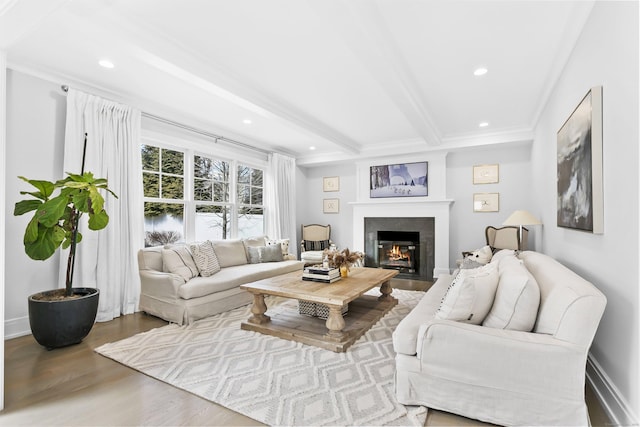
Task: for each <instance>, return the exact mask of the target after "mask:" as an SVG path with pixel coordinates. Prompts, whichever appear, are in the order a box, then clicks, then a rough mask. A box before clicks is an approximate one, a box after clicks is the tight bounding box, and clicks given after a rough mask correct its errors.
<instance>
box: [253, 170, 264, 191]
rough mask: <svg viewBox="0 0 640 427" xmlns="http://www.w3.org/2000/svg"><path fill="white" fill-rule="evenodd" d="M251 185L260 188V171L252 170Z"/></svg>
mask: <svg viewBox="0 0 640 427" xmlns="http://www.w3.org/2000/svg"><path fill="white" fill-rule="evenodd" d="M251 184H252V185H257V186H259V187H262V171H261V170H260V169H253V171H252V173H251Z"/></svg>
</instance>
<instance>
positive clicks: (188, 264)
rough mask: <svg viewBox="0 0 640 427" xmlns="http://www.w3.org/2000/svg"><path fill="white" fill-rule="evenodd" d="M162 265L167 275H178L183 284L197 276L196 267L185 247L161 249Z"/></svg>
mask: <svg viewBox="0 0 640 427" xmlns="http://www.w3.org/2000/svg"><path fill="white" fill-rule="evenodd" d="M162 263H163V264H164V268H165V269H166V270H167V271H168V272H169V273H173V274H177V275H179V276H180V277H182V278H183V279H184V280H185V282H186V281H188V280H189V279H192V278H194V277H196V276H197V275H198V267H197V266H196V263H195V262H194V261H193V257H192V256H191V252H189V249H187V247H186V246H173V247H171V248H169V249H162Z"/></svg>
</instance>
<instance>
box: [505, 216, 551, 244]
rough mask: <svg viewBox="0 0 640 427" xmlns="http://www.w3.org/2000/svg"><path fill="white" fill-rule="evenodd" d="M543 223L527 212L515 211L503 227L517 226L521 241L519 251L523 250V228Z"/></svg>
mask: <svg viewBox="0 0 640 427" xmlns="http://www.w3.org/2000/svg"><path fill="white" fill-rule="evenodd" d="M541 224H542V222H540V220H539V219H538V218H536V217H535V216H533V215H532V214H530V213H529V212H527V211H522V210H520V211H515V212H514V213H512V214H511V215H509V218H507V219H506V221H505V222H503V223H502V225H516V226H518V227H520V228H519V231H518V233H519V234H518V240H519V248H518V249H520V250H521V249H522V226H523V225H541Z"/></svg>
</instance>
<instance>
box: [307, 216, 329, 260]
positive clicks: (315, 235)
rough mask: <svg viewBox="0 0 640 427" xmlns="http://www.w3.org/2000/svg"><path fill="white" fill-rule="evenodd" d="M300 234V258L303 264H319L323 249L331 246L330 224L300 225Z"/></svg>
mask: <svg viewBox="0 0 640 427" xmlns="http://www.w3.org/2000/svg"><path fill="white" fill-rule="evenodd" d="M301 236H302V240H301V241H300V260H301V261H304V264H305V265H312V264H320V263H321V262H322V253H323V252H324V250H325V249H329V248H330V247H331V246H333V242H332V241H331V225H320V224H309V225H302V233H301Z"/></svg>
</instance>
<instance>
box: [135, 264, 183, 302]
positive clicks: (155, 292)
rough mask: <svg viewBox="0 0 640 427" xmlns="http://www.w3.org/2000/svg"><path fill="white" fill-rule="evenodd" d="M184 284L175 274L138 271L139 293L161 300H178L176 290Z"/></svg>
mask: <svg viewBox="0 0 640 427" xmlns="http://www.w3.org/2000/svg"><path fill="white" fill-rule="evenodd" d="M184 283H185V281H184V279H183V278H182V277H180V276H179V275H177V274H173V273H164V272H161V271H155V270H140V287H141V293H142V294H145V295H149V296H153V297H156V298H159V299H163V300H167V299H170V300H175V299H179V298H180V297H179V296H178V290H179V289H180V287H181V286H182V285H183V284H184Z"/></svg>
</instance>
